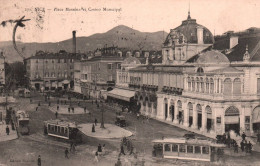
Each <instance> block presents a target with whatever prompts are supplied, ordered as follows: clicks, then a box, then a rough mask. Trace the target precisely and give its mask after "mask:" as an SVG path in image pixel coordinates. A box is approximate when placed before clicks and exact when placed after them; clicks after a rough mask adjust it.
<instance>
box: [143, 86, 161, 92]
mask: <svg viewBox="0 0 260 166" xmlns="http://www.w3.org/2000/svg"><path fill="white" fill-rule="evenodd" d="M141 89H142V90H143V91H152V92H157V91H158V86H156V85H146V84H143V86H142V87H141Z"/></svg>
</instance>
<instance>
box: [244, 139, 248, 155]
mask: <svg viewBox="0 0 260 166" xmlns="http://www.w3.org/2000/svg"><path fill="white" fill-rule="evenodd" d="M245 152H246V153H248V145H247V141H246V140H245Z"/></svg>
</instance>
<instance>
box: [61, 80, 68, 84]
mask: <svg viewBox="0 0 260 166" xmlns="http://www.w3.org/2000/svg"><path fill="white" fill-rule="evenodd" d="M62 83H63V84H69V83H70V81H69V80H64V81H62Z"/></svg>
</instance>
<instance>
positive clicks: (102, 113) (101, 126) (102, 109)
mask: <svg viewBox="0 0 260 166" xmlns="http://www.w3.org/2000/svg"><path fill="white" fill-rule="evenodd" d="M100 104H101V125H100V128H102V129H104V128H105V125H104V107H103V103H102V101H100Z"/></svg>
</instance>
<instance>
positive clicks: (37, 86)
mask: <svg viewBox="0 0 260 166" xmlns="http://www.w3.org/2000/svg"><path fill="white" fill-rule="evenodd" d="M34 86H35V89H36V90H37V91H39V90H40V84H39V83H36V84H34Z"/></svg>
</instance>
